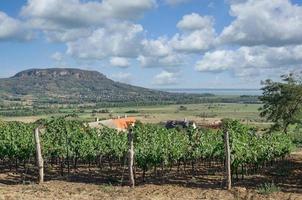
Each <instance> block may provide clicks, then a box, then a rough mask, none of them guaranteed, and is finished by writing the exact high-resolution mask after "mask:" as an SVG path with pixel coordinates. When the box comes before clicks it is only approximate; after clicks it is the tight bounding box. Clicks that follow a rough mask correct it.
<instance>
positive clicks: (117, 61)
mask: <svg viewBox="0 0 302 200" xmlns="http://www.w3.org/2000/svg"><path fill="white" fill-rule="evenodd" d="M110 65H111V66H113V67H121V68H126V67H129V66H130V63H129V61H128V59H127V58H123V57H112V58H111V59H110Z"/></svg>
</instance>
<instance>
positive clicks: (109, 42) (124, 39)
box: [67, 22, 143, 59]
mask: <svg viewBox="0 0 302 200" xmlns="http://www.w3.org/2000/svg"><path fill="white" fill-rule="evenodd" d="M142 35H143V27H142V26H141V25H139V24H132V23H129V22H123V23H112V24H109V25H107V26H106V27H103V28H99V29H96V30H95V31H93V33H92V34H91V35H90V36H88V37H86V38H80V39H79V40H76V41H71V42H68V43H67V47H68V50H67V53H68V54H69V55H72V56H74V57H77V58H81V59H104V58H107V57H137V55H138V54H139V52H140V49H141V46H140V45H141V40H142V39H141V37H142Z"/></svg>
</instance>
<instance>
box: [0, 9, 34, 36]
mask: <svg viewBox="0 0 302 200" xmlns="http://www.w3.org/2000/svg"><path fill="white" fill-rule="evenodd" d="M32 37H33V34H32V32H31V31H30V30H29V29H28V28H27V27H26V26H25V25H23V24H22V22H21V21H19V20H17V19H14V18H12V17H9V16H8V15H7V14H6V13H4V12H1V11H0V41H1V40H18V41H26V40H30V39H32Z"/></svg>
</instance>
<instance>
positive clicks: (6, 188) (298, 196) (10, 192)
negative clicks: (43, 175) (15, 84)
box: [0, 150, 302, 200]
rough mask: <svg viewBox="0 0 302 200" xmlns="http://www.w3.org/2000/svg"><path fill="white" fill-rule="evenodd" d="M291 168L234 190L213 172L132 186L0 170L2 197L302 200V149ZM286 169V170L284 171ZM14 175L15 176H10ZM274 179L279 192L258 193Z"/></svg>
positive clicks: (273, 171)
mask: <svg viewBox="0 0 302 200" xmlns="http://www.w3.org/2000/svg"><path fill="white" fill-rule="evenodd" d="M286 166H289V168H287V169H285V168H283V167H282V166H280V165H278V166H276V167H275V168H272V169H270V170H268V171H267V172H265V173H264V175H263V174H262V175H256V176H251V177H247V178H246V179H245V180H244V181H238V182H236V183H235V184H234V187H233V189H232V190H231V191H226V190H224V189H223V188H222V186H221V185H219V182H221V181H220V180H218V181H217V180H212V178H213V177H216V176H211V175H203V176H200V177H196V179H194V180H189V181H186V182H183V183H182V182H180V181H178V182H177V181H176V180H175V179H174V180H173V181H172V180H171V181H166V182H156V181H154V182H152V181H148V182H147V183H146V184H144V183H139V184H138V186H137V187H135V188H134V189H131V188H129V187H127V186H118V185H111V184H108V183H100V182H96V181H93V180H94V178H95V177H94V175H92V176H91V177H89V178H87V177H86V178H87V179H86V180H85V181H84V180H83V179H81V180H80V181H78V180H72V179H69V180H62V179H61V180H60V179H53V180H47V181H46V182H45V183H44V184H42V185H37V184H34V183H33V182H30V183H17V182H14V181H12V180H15V179H16V177H17V175H15V176H14V174H13V173H7V172H5V173H4V172H3V173H0V200H15V199H16V200H19V199H21V200H22V199H25V200H26V199H30V200H40V199H41V200H52V199H62V200H67V199H68V200H69V199H70V200H71V199H72V200H73V199H74V200H86V199H87V200H88V199H89V200H90V199H109V200H110V199H112V200H124V199H125V200H127V199H138V200H140V199H144V200H145V199H146V200H149V199H150V200H151V199H152V200H161V199H185V200H186V199H188V200H190V199H208V200H210V199H213V200H214V199H215V200H216V199H217V200H234V199H248V200H257V199H260V200H264V199H270V200H302V151H301V150H300V151H298V152H295V153H293V154H292V155H291V157H290V159H289V162H287V163H286ZM284 172H286V173H284ZM10 179H12V180H10ZM272 180H273V181H274V182H275V183H276V184H277V185H278V187H280V191H279V192H275V193H271V194H269V195H262V194H259V193H258V191H257V187H258V186H259V184H261V183H264V182H269V181H272Z"/></svg>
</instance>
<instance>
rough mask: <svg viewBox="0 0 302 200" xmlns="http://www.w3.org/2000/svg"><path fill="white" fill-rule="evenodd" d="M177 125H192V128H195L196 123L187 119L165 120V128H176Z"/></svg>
mask: <svg viewBox="0 0 302 200" xmlns="http://www.w3.org/2000/svg"><path fill="white" fill-rule="evenodd" d="M178 126H180V127H182V128H189V127H192V128H193V129H196V128H197V126H196V123H195V122H194V121H188V120H187V119H184V120H183V121H175V120H174V121H173V120H170V121H167V122H166V125H165V127H166V128H167V129H170V128H176V127H178Z"/></svg>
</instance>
